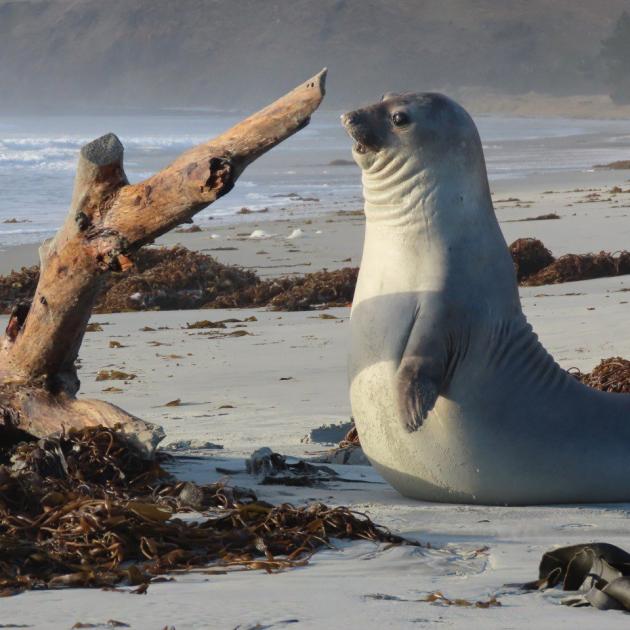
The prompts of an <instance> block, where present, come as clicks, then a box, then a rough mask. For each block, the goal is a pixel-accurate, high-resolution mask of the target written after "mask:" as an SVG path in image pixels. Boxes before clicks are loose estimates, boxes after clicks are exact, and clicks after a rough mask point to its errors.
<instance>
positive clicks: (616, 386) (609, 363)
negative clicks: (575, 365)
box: [570, 357, 630, 394]
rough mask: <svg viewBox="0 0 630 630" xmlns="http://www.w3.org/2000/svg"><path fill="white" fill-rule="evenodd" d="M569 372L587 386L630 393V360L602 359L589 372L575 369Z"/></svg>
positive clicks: (619, 358) (604, 390)
mask: <svg viewBox="0 0 630 630" xmlns="http://www.w3.org/2000/svg"><path fill="white" fill-rule="evenodd" d="M570 373H571V374H572V375H573V376H575V378H577V379H578V380H580V381H582V383H584V384H585V385H588V386H589V387H594V388H595V389H599V390H601V391H603V392H615V393H620V394H630V361H628V359H622V358H621V357H609V358H608V359H602V361H601V362H600V363H599V364H598V365H596V366H595V367H594V368H593V370H592V371H591V372H586V373H583V372H580V371H579V370H577V369H573V370H570Z"/></svg>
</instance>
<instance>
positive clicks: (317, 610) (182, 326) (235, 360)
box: [0, 170, 630, 630]
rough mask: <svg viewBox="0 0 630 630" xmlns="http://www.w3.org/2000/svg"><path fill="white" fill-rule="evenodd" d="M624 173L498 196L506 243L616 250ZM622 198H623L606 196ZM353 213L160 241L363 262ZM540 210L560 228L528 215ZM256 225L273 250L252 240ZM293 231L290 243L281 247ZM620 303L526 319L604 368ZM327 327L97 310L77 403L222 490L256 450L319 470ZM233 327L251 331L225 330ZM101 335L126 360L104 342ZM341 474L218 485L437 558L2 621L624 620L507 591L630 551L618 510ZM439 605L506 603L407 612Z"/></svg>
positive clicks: (386, 560)
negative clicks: (551, 561) (168, 452)
mask: <svg viewBox="0 0 630 630" xmlns="http://www.w3.org/2000/svg"><path fill="white" fill-rule="evenodd" d="M629 178H630V172H628V171H598V170H597V171H592V172H588V173H581V174H578V173H574V174H570V175H564V176H561V175H557V174H556V175H545V174H541V175H539V176H536V177H530V178H527V179H525V180H523V181H521V182H514V181H511V182H503V181H497V182H494V183H493V185H492V189H493V195H494V201H495V208H496V211H497V215H498V217H499V220H500V222H501V227H502V229H503V231H504V234H505V237H506V240H507V241H508V243H509V242H511V241H513V240H514V239H516V238H519V237H525V236H534V237H536V238H539V239H541V240H542V241H543V242H544V243H545V245H546V246H547V247H548V248H549V249H550V250H551V251H552V252H553V253H554V254H555V255H560V254H563V253H567V252H574V253H583V252H589V251H598V250H599V249H605V250H608V251H617V250H621V249H627V248H628V243H630V218H629V214H630V181H628V180H629ZM615 186H617V187H619V188H620V189H621V190H622V191H628V192H621V193H619V192H618V193H611V192H610V191H611V190H613V188H614V187H615ZM593 193H596V194H597V197H594V196H592V195H593ZM588 195H591V196H590V197H589V196H588ZM359 209H360V202H358V201H357V203H356V204H354V203H350V202H349V203H347V204H344V205H343V206H342V207H340V208H339V210H336V211H334V212H323V211H322V208H318V207H317V206H316V205H315V207H313V209H312V214H309V215H308V218H306V217H305V215H304V213H301V214H300V215H299V216H296V217H291V216H290V215H289V216H287V218H286V219H281V220H278V219H276V220H273V221H265V220H263V219H264V215H261V218H262V219H261V220H254V221H251V222H248V223H247V224H246V225H243V224H242V223H241V224H229V223H225V224H222V225H217V226H216V227H215V226H213V225H208V224H204V225H203V231H201V232H196V233H191V234H187V233H171V234H169V235H167V236H165V237H163V238H162V239H161V240H160V242H161V243H162V244H166V245H173V244H176V243H181V244H182V245H185V246H186V247H189V248H192V249H195V250H199V251H203V252H207V253H210V254H212V255H214V256H216V257H217V258H218V259H219V260H220V261H222V262H226V263H230V264H239V265H242V266H244V267H248V268H252V269H254V270H256V271H257V272H258V273H259V274H260V275H261V276H264V277H273V276H280V275H282V274H287V273H289V274H291V273H306V272H310V271H317V270H320V269H322V268H328V269H334V268H339V267H343V266H358V264H359V262H360V255H361V248H362V231H363V217H362V216H361V214H360V213H358V212H357V210H359ZM289 212H290V210H289ZM551 212H554V213H557V214H558V215H559V216H560V219H555V220H535V221H532V220H528V221H525V220H524V219H528V218H532V217H536V216H540V215H544V214H548V213H551ZM210 223H212V222H210ZM254 230H262V231H263V232H264V233H265V234H267V235H268V236H266V237H264V238H251V237H250V235H251V234H252V232H254ZM295 230H300V231H301V232H300V233H298V235H297V236H295V237H294V238H290V239H289V238H287V237H288V236H289V235H291V234H292V233H293V234H295V232H294V231H295ZM35 261H36V248H35V247H34V246H31V245H26V246H20V247H18V248H13V247H8V248H6V249H5V250H4V251H3V252H2V253H1V254H0V273H6V272H7V271H9V270H10V269H11V268H16V267H19V266H20V265H23V264H30V263H33V262H35ZM629 290H630V277H629V276H625V277H624V276H622V277H616V278H605V279H599V280H589V281H583V282H575V283H565V284H558V285H553V286H543V287H533V288H524V289H521V298H522V301H523V305H524V310H525V313H526V315H527V317H528V319H529V321H530V322H531V323H532V325H533V327H534V329H535V330H536V332H537V333H538V334H539V336H540V339H541V340H542V342H543V344H544V345H545V346H546V347H547V348H548V350H550V352H551V353H552V354H553V355H554V356H555V358H556V359H557V361H558V362H559V363H560V365H561V366H562V367H564V368H570V367H577V368H580V369H582V370H589V369H591V368H592V367H593V366H594V365H595V364H596V363H597V362H599V360H600V359H601V358H604V357H608V356H615V355H618V356H624V357H629V356H630V338H629V337H628V335H627V334H626V323H627V319H628V312H629V308H630V307H629V302H630V298H629V297H628V293H627V291H629ZM321 314H322V313H321V312H320V311H307V312H293V313H287V312H273V311H268V310H262V309H256V310H253V309H240V310H204V311H172V312H138V313H125V314H106V315H96V316H94V317H93V319H92V322H98V323H100V324H101V327H102V330H101V331H100V332H90V333H88V334H87V335H86V339H85V342H84V345H83V348H82V352H81V369H80V372H79V375H80V378H81V381H82V395H83V396H88V397H98V398H103V399H105V400H108V401H110V402H113V403H115V404H120V405H121V406H123V407H125V408H126V409H128V410H129V411H131V412H132V413H134V414H136V415H138V416H140V417H142V418H145V419H147V420H151V421H153V422H157V423H159V424H161V425H162V426H163V427H164V429H165V431H166V439H165V440H164V445H168V444H169V443H172V442H176V441H180V440H191V439H198V440H203V441H210V442H213V443H215V444H217V445H220V446H221V447H222V449H220V450H207V449H206V450H197V451H195V450H192V451H191V450H183V451H179V452H178V453H177V455H178V456H186V457H185V458H184V457H182V458H181V459H179V460H177V464H176V465H175V468H174V472H175V473H176V474H177V475H178V476H179V477H180V478H182V479H190V480H194V481H200V482H201V481H203V482H209V481H216V480H218V479H225V478H226V475H225V474H222V473H220V472H217V470H216V468H217V467H219V468H230V469H241V468H243V460H244V458H246V457H248V456H249V455H250V454H251V453H252V452H253V451H254V450H256V449H258V448H260V447H263V446H268V447H271V448H272V449H273V450H274V451H276V452H279V453H282V454H285V455H291V456H295V457H308V456H313V455H314V454H316V453H318V452H321V451H323V450H325V449H327V448H329V447H330V446H331V445H330V444H323V443H317V442H312V441H310V442H309V441H305V440H304V438H305V437H306V436H308V435H309V434H310V432H311V430H313V429H315V428H317V427H320V426H322V425H327V424H331V423H334V424H337V423H344V422H347V421H348V420H349V417H350V405H349V400H348V392H347V378H346V348H347V342H348V321H349V309H347V308H335V309H328V310H327V311H326V315H327V317H326V318H325V319H324V318H322V317H321ZM328 316H330V317H328ZM231 318H234V319H237V320H241V321H236V322H231V323H229V324H228V325H227V326H228V327H227V329H225V330H222V331H221V334H220V335H217V334H207V333H208V331H204V330H189V329H186V325H187V323H192V322H195V321H197V320H200V319H211V320H213V321H220V320H225V319H231ZM252 318H255V319H252ZM5 319H6V318H3V319H2V320H1V323H4V321H5ZM245 320H249V321H245ZM146 327H149V328H150V329H152V330H143V329H144V328H146ZM234 331H245V332H246V334H242V333H240V336H234V335H230V333H232V332H234ZM111 341H116V342H118V344H120V346H121V347H115V348H112V347H110V342H111ZM102 369H118V370H123V371H125V372H127V373H129V374H132V375H134V376H135V378H133V379H131V380H127V381H108V382H97V381H96V380H95V377H96V373H97V372H98V371H99V370H102ZM111 388H114V390H112V389H111ZM174 399H180V401H181V402H180V404H179V405H178V406H165V405H166V403H167V402H170V401H172V400H174ZM335 468H336V469H337V470H338V471H340V472H342V473H343V477H344V479H348V480H349V481H344V482H337V483H330V484H328V485H327V487H323V488H322V487H320V488H290V487H282V486H258V485H257V484H256V480H255V478H253V477H251V476H249V475H247V474H246V473H244V472H243V473H238V474H233V475H231V476H229V482H230V483H233V484H236V485H239V486H245V487H253V488H255V490H256V492H257V493H259V496H260V497H261V498H263V499H265V500H268V501H271V502H285V501H288V502H291V503H294V504H303V503H306V502H308V501H313V500H321V501H325V502H326V503H328V504H332V505H348V506H350V507H352V508H354V509H356V510H358V511H361V512H365V513H367V514H369V515H370V516H371V517H372V518H373V519H374V520H375V521H376V522H378V523H380V524H382V525H385V526H388V527H390V528H391V529H392V530H393V531H395V532H397V533H401V534H403V535H405V536H408V537H411V538H414V539H417V540H420V541H422V542H424V543H429V544H430V545H431V549H422V548H420V549H418V548H406V547H398V548H392V549H389V550H388V549H386V548H385V547H383V546H377V545H374V544H372V543H367V542H366V543H352V544H345V543H344V544H340V545H337V546H336V548H335V549H331V550H329V551H325V552H322V553H318V554H316V555H315V556H314V557H313V559H312V561H311V562H310V564H309V566H307V567H304V568H300V569H295V570H292V571H287V572H284V573H281V574H278V575H266V574H264V573H263V572H256V571H253V572H235V573H231V574H228V575H204V574H203V573H193V574H189V575H177V576H176V577H175V580H174V581H173V582H170V583H167V584H156V585H153V586H151V587H150V588H149V590H148V593H147V594H146V595H143V596H141V597H134V596H128V595H126V594H121V593H107V592H103V591H99V590H70V591H67V590H66V591H47V592H27V593H25V594H22V595H19V596H17V597H13V598H8V599H5V600H3V608H2V612H3V614H2V622H3V623H9V622H10V623H11V624H28V625H29V626H31V627H36V628H42V629H45V628H70V627H71V626H72V625H73V624H74V623H76V622H83V623H88V622H89V623H105V622H106V621H107V620H108V619H112V618H114V619H117V620H119V621H123V622H125V623H127V624H130V625H131V626H132V627H133V628H138V629H145V628H146V629H147V630H148V629H154V628H160V627H169V628H170V627H174V628H177V630H184V629H189V628H221V629H223V628H226V629H228V628H237V627H238V628H282V627H284V626H287V625H291V624H295V625H296V627H300V628H323V627H329V628H338V627H363V628H400V627H406V626H407V625H409V624H412V623H413V624H414V627H425V626H428V625H432V624H434V623H442V624H444V625H445V626H448V627H457V628H466V627H484V628H508V627H509V628H526V627H532V626H535V627H541V628H543V627H554V628H564V627H566V628H569V627H575V626H576V625H578V626H579V625H584V626H585V627H586V626H596V627H601V628H604V627H605V628H609V627H610V628H613V627H622V626H625V624H626V623H627V618H626V617H625V615H624V614H623V613H619V612H608V613H601V612H598V611H597V610H594V609H570V608H567V607H565V606H561V605H560V603H559V600H560V599H561V597H562V593H561V592H560V591H557V590H550V591H547V592H544V593H536V594H523V593H521V592H519V591H518V590H517V589H515V588H511V587H506V586H505V585H506V584H509V583H518V582H526V581H528V580H531V579H534V578H536V577H537V567H538V562H539V560H540V556H541V555H542V553H543V552H544V551H546V550H547V549H549V548H551V547H554V546H559V545H568V544H573V543H580V542H588V541H606V542H610V543H614V544H617V545H619V546H621V547H625V548H630V535H629V534H628V523H629V522H630V521H629V520H628V519H629V515H630V511H629V508H628V505H625V504H622V505H597V506H562V507H553V506H549V507H544V508H540V507H527V508H522V507H519V508H507V507H506V508H502V507H492V508H487V507H482V506H475V507H471V506H460V505H440V504H429V503H421V502H414V501H410V500H408V499H404V498H403V497H401V496H400V495H398V494H397V493H396V492H395V491H394V490H393V489H392V488H390V487H389V486H388V485H387V484H385V483H384V482H383V481H382V480H381V479H380V478H379V476H378V475H377V474H376V473H375V472H374V471H373V470H372V469H371V468H370V467H368V466H343V467H341V466H338V467H335ZM434 591H440V592H442V593H444V594H445V595H446V596H447V597H452V598H468V599H472V600H486V599H488V598H489V597H492V596H496V597H497V598H498V599H499V601H500V602H501V606H500V607H496V608H491V609H479V608H461V607H456V606H443V605H439V604H429V603H426V602H420V601H417V600H419V599H421V598H422V596H423V595H426V594H427V593H430V592H434ZM414 600H416V601H414ZM256 624H259V625H256Z"/></svg>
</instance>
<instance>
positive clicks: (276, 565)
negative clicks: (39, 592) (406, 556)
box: [0, 427, 419, 596]
mask: <svg viewBox="0 0 630 630" xmlns="http://www.w3.org/2000/svg"><path fill="white" fill-rule="evenodd" d="M1 455H2V457H3V461H4V465H2V466H0V538H1V539H2V554H1V557H0V595H1V596H7V595H15V594H17V593H20V592H22V591H25V590H31V589H43V588H64V587H97V588H102V587H104V588H115V587H117V586H119V585H128V586H138V585H139V587H140V589H141V591H140V592H144V590H146V587H147V586H148V584H149V583H150V582H151V581H152V580H153V579H155V578H156V576H160V575H163V574H166V573H173V572H175V573H176V572H186V571H188V570H191V569H195V568H204V567H209V566H215V567H216V566H221V567H244V568H248V569H263V570H265V571H267V572H273V571H279V570H282V569H286V568H291V567H295V566H303V565H304V564H306V563H307V562H308V559H309V558H310V556H311V555H312V554H313V553H315V552H316V551H317V550H318V549H320V548H322V547H329V546H330V545H331V540H332V539H333V538H342V539H352V540H357V539H365V540H373V541H382V542H388V543H393V544H411V545H416V546H419V543H414V542H409V541H406V540H405V539H403V538H401V537H399V536H395V535H393V534H391V533H390V532H389V531H388V530H386V529H385V528H382V527H379V526H378V525H375V524H374V523H373V522H372V521H371V520H370V519H369V518H368V517H366V516H364V515H362V514H359V513H355V512H353V511H351V510H349V509H348V508H345V507H336V508H330V507H327V506H325V505H323V504H321V503H314V504H311V505H307V506H305V507H294V506H292V505H289V504H282V505H275V506H274V505H271V504H269V503H266V502H264V501H261V500H258V499H257V498H256V496H255V494H254V493H253V492H251V491H249V490H241V489H238V488H229V487H227V486H225V485H224V484H221V483H215V484H210V485H203V486H202V485H197V484H193V483H191V482H179V481H177V480H176V479H174V478H173V477H172V476H171V475H170V474H169V473H168V472H166V471H165V470H164V468H163V467H162V465H161V463H160V462H159V461H157V460H153V461H149V460H146V459H144V458H143V456H142V453H141V452H140V451H138V450H136V449H134V448H133V447H131V446H130V445H129V443H128V442H126V441H125V440H124V439H122V438H121V436H120V435H119V434H118V433H116V432H115V431H112V430H111V429H105V428H102V427H98V428H95V429H83V430H81V431H76V432H71V433H70V434H68V435H65V436H62V437H60V438H50V439H43V440H40V441H38V442H30V443H21V444H19V445H18V446H17V447H16V448H15V449H14V450H13V451H12V452H6V451H4V452H2V453H1ZM166 461H171V462H172V461H174V460H173V459H172V458H168V459H167V460H166ZM191 510H194V511H197V512H201V513H202V514H203V516H204V517H205V518H204V520H203V521H202V520H201V519H197V520H196V521H194V522H185V521H183V520H181V519H178V518H176V517H175V516H174V514H175V513H176V512H186V511H191ZM158 579H159V578H158Z"/></svg>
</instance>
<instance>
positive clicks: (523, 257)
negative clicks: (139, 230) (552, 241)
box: [510, 238, 554, 282]
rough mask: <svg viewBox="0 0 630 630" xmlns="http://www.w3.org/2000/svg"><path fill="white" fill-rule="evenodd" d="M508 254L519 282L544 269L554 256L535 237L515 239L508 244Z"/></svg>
mask: <svg viewBox="0 0 630 630" xmlns="http://www.w3.org/2000/svg"><path fill="white" fill-rule="evenodd" d="M510 254H511V255H512V260H513V261H514V267H515V269H516V277H517V279H518V281H519V282H520V281H521V280H523V279H524V278H527V277H528V276H531V275H532V274H535V273H537V272H538V271H540V270H541V269H544V268H545V267H547V266H548V265H550V264H551V263H552V262H553V261H554V257H553V256H552V255H551V252H550V251H549V250H548V249H547V248H546V247H545V246H544V245H543V243H542V241H539V240H538V239H535V238H519V239H517V240H516V241H514V242H513V243H512V244H511V245H510Z"/></svg>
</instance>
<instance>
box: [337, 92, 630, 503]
mask: <svg viewBox="0 0 630 630" xmlns="http://www.w3.org/2000/svg"><path fill="white" fill-rule="evenodd" d="M342 121H343V124H344V126H345V127H346V129H347V131H348V132H349V134H350V136H351V137H352V138H353V139H354V142H355V144H354V148H353V156H354V158H355V160H356V162H357V163H358V164H359V166H360V167H361V169H362V181H363V194H364V197H365V216H366V227H365V243H364V250H363V258H362V262H361V269H360V272H359V278H358V282H357V288H356V293H355V297H354V302H353V307H352V314H351V346H350V361H349V376H350V397H351V403H352V411H353V414H354V417H355V421H356V424H357V428H358V431H359V436H360V439H361V444H362V446H363V448H364V450H365V453H366V455H367V456H368V458H369V459H370V461H371V462H372V464H373V465H374V466H375V467H376V469H377V470H378V471H379V472H380V473H381V474H382V476H383V477H384V478H385V479H386V480H387V481H389V483H390V484H391V485H392V486H394V488H396V489H397V490H398V491H399V492H401V493H402V494H403V495H405V496H408V497H412V498H416V499H423V500H428V501H443V502H457V503H476V504H492V505H527V504H543V503H584V502H614V501H628V500H630V395H624V394H611V393H603V392H600V391H596V390H594V389H590V388H588V387H586V386H585V385H582V384H581V383H579V382H578V381H577V380H576V379H575V378H573V377H572V376H570V375H569V374H567V373H566V372H565V371H564V370H562V369H561V368H560V367H559V366H558V365H557V364H556V363H555V361H554V359H553V358H552V357H551V356H550V355H549V354H548V353H547V351H546V350H545V349H544V348H543V346H542V345H541V344H540V342H539V341H538V338H537V336H536V335H535V333H534V332H533V331H532V328H531V326H530V325H529V324H528V323H527V321H526V319H525V316H524V314H523V312H522V309H521V304H520V300H519V294H518V287H517V282H516V274H515V270H514V266H513V263H512V259H511V257H510V254H509V251H508V248H507V246H506V243H505V240H504V238H503V236H502V233H501V230H500V228H499V224H498V222H497V219H496V216H495V214H494V209H493V206H492V200H491V197H490V190H489V186H488V179H487V174H486V166H485V161H484V156H483V151H482V147H481V142H480V139H479V135H478V132H477V129H476V127H475V124H474V123H473V121H472V119H471V117H470V116H469V115H468V113H467V112H466V111H465V110H464V109H463V108H462V107H461V106H460V105H458V104H457V103H455V102H454V101H452V100H450V99H449V98H447V97H445V96H443V95H440V94H433V93H427V94H400V95H396V94H393V95H386V96H385V97H383V100H382V101H380V102H378V103H376V104H374V105H371V106H369V107H366V108H364V109H359V110H356V111H353V112H350V113H348V114H345V115H344V116H342Z"/></svg>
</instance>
